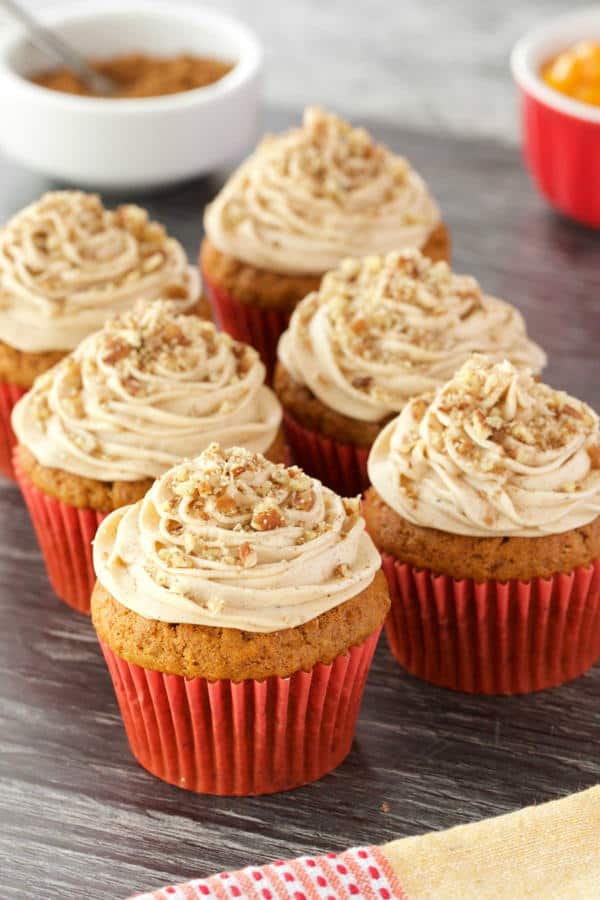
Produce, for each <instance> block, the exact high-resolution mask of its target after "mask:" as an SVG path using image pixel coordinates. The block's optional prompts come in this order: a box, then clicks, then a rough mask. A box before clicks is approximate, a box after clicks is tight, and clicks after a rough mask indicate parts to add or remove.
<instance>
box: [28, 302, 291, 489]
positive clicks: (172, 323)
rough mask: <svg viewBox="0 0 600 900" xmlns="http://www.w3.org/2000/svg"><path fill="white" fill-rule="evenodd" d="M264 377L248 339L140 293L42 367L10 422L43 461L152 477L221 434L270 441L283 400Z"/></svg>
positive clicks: (94, 474) (126, 477) (260, 445)
mask: <svg viewBox="0 0 600 900" xmlns="http://www.w3.org/2000/svg"><path fill="white" fill-rule="evenodd" d="M264 379H265V367H264V365H263V363H262V362H261V361H260V358H259V356H258V353H257V352H256V350H254V349H253V348H252V347H249V346H247V345H246V344H241V343H239V342H237V341H234V340H233V339H232V338H231V337H229V335H227V334H225V333H223V332H218V331H217V330H216V329H215V326H214V325H213V324H212V323H211V322H206V321H204V320H202V319H200V318H198V317H197V316H188V315H184V314H181V313H178V312H177V310H176V307H175V305H174V304H173V303H172V302H170V301H152V302H139V303H138V304H137V305H136V306H135V308H134V310H133V311H130V312H127V313H123V314H122V315H120V316H116V317H114V318H112V319H110V320H108V321H107V323H106V324H105V326H104V328H103V329H102V330H101V331H99V332H96V333H95V334H92V335H90V336H89V337H88V338H86V340H85V341H83V342H82V343H81V344H80V345H79V347H78V348H77V349H76V350H75V351H74V352H73V353H72V354H71V355H70V356H67V357H66V358H65V359H64V360H62V361H61V362H59V363H58V364H57V365H56V366H55V367H54V368H53V369H50V370H49V371H48V372H46V373H44V374H43V375H42V376H40V377H39V378H38V379H37V380H36V382H35V384H34V387H33V389H32V390H31V391H30V392H29V393H28V394H26V395H25V396H24V397H23V398H22V399H21V400H20V401H19V403H18V404H17V406H16V407H15V410H14V411H13V427H14V429H15V432H16V434H17V437H18V439H19V442H20V443H21V444H23V445H24V446H26V447H27V448H28V449H29V450H30V451H31V452H32V453H33V455H34V456H35V458H36V459H37V460H38V462H40V463H41V464H42V465H44V466H49V467H52V468H59V469H63V470H66V471H68V472H72V473H73V474H76V475H81V476H83V477H86V478H95V479H97V480H100V481H114V480H121V481H134V480H140V479H143V478H150V477H158V476H159V475H161V474H162V473H163V472H165V471H166V470H167V469H168V468H169V467H170V466H173V465H175V464H176V463H178V462H180V461H181V460H182V459H184V458H186V457H188V456H195V455H197V454H198V453H200V452H201V451H202V450H204V448H205V447H207V446H208V445H209V444H210V443H212V442H213V441H217V440H218V441H221V442H222V443H223V444H224V445H225V446H231V445H232V444H241V445H243V446H245V447H248V448H249V449H251V450H258V451H261V452H262V451H266V450H268V448H269V447H270V446H271V444H272V443H273V441H274V440H275V437H276V435H277V431H278V429H279V426H280V422H281V407H280V405H279V402H278V400H277V398H276V397H275V395H274V394H273V392H272V391H271V390H270V389H269V388H268V387H266V386H265V384H264Z"/></svg>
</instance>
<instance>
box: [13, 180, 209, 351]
mask: <svg viewBox="0 0 600 900" xmlns="http://www.w3.org/2000/svg"><path fill="white" fill-rule="evenodd" d="M199 294H200V282H199V277H198V272H197V270H196V269H194V268H191V267H190V266H189V265H188V262H187V258H186V255H185V251H184V249H183V247H182V246H181V244H179V242H178V241H176V240H175V239H174V238H171V237H169V236H168V235H167V233H166V231H165V229H164V228H163V226H162V225H159V224H158V223H157V222H151V221H150V219H149V218H148V213H147V212H146V211H145V210H143V209H141V208H140V207H139V206H130V205H129V206H121V207H120V208H119V209H116V210H107V209H105V208H104V207H103V205H102V201H101V200H100V198H99V197H98V196H97V195H96V194H85V193H83V192H82V191H54V192H52V193H49V194H44V196H43V197H42V198H41V199H40V200H39V201H38V202H37V203H32V204H31V206H28V207H26V208H25V209H24V210H22V211H21V212H19V213H18V214H17V215H16V216H15V217H14V218H13V219H11V221H10V222H8V224H7V225H5V226H4V228H2V229H1V230H0V340H1V341H4V342H5V343H6V344H8V345H9V346H11V347H14V348H15V349H17V350H21V351H24V352H27V353H41V352H46V351H51V350H65V351H66V350H72V349H73V348H74V347H76V346H77V344H78V343H79V342H80V341H81V340H83V338H84V337H86V336H87V335H88V334H90V333H91V332H92V331H96V330H97V329H98V328H101V327H102V325H103V323H104V320H105V319H106V317H107V316H109V315H111V314H114V313H118V312H122V311H124V310H126V309H128V308H130V307H131V306H132V305H133V303H134V302H135V301H136V300H138V299H144V300H155V299H156V298H158V297H163V298H169V297H171V298H172V299H175V300H176V301H177V302H178V304H179V306H180V308H181V309H182V310H183V309H189V308H191V307H192V306H193V305H194V304H195V303H196V302H197V301H198V297H199Z"/></svg>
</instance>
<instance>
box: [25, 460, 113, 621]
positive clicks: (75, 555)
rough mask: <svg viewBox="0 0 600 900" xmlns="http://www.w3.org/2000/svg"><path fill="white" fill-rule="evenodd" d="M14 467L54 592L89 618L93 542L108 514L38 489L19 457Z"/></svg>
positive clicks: (92, 576) (92, 583) (92, 578)
mask: <svg viewBox="0 0 600 900" xmlns="http://www.w3.org/2000/svg"><path fill="white" fill-rule="evenodd" d="M14 467H15V473H16V478H17V481H18V483H19V487H20V488H21V492H22V494H23V498H24V500H25V503H26V505H27V509H28V510H29V515H30V516H31V521H32V523H33V527H34V529H35V533H36V536H37V539H38V543H39V545H40V550H41V551H42V556H43V557H44V562H45V564H46V571H47V573H48V578H49V579H50V584H51V585H52V587H53V588H54V592H55V593H56V595H57V596H58V597H59V598H60V599H61V600H62V601H63V602H64V603H66V604H67V605H68V606H70V607H72V608H73V609H76V610H77V612H80V613H85V614H86V615H88V616H89V614H90V598H91V595H92V590H93V587H94V584H95V581H96V576H95V574H94V565H93V562H92V541H93V539H94V537H95V535H96V531H97V530H98V526H99V525H100V522H102V520H103V519H105V518H106V516H107V515H108V513H106V512H104V513H103V512H98V511H97V510H95V509H78V508H77V507H76V506H71V505H70V504H69V503H63V502H62V500H58V499H57V498H56V497H51V496H50V495H49V494H45V493H44V492H43V491H41V490H40V489H39V488H38V487H36V486H35V484H33V482H32V481H31V480H30V479H29V478H27V476H26V475H25V473H24V472H23V470H22V469H21V467H20V466H19V463H18V460H17V459H16V458H15V460H14Z"/></svg>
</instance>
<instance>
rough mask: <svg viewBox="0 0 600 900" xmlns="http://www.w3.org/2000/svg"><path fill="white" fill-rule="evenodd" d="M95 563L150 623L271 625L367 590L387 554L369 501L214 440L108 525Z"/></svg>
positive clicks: (302, 618) (286, 623)
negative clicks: (376, 542)
mask: <svg viewBox="0 0 600 900" xmlns="http://www.w3.org/2000/svg"><path fill="white" fill-rule="evenodd" d="M94 565H95V569H96V574H97V576H98V579H99V581H100V583H101V584H102V585H103V587H104V588H106V590H107V591H108V592H109V593H110V594H112V596H113V597H115V599H116V600H118V601H119V602H120V603H122V604H123V605H124V606H126V607H128V608H129V609H131V610H133V611H134V612H136V613H139V614H140V615H142V616H145V617H146V618H148V619H158V620H160V621H162V622H178V623H183V622H186V623H191V624H194V625H212V626H215V627H222V628H240V629H242V630H244V631H259V632H271V631H277V630H279V629H283V628H293V627H296V626H298V625H302V624H303V623H304V622H308V621H310V620H311V619H314V618H316V617H317V616H319V615H321V614H322V613H324V612H327V611H328V610H330V609H333V608H334V607H335V606H338V605H339V604H341V603H344V602H345V601H346V600H348V599H350V598H351V597H353V596H355V595H356V594H358V593H360V591H362V590H364V589H365V588H366V587H368V585H369V584H370V583H371V582H372V580H373V578H374V577H375V573H376V572H377V570H378V569H379V566H380V559H379V554H378V553H377V551H376V549H375V547H374V546H373V543H372V541H371V539H370V538H369V537H368V535H367V534H366V532H365V527H364V520H363V519H362V518H361V516H360V514H359V505H358V500H356V499H354V500H343V499H342V498H340V497H338V496H337V495H336V494H334V493H333V491H331V490H329V489H328V488H326V487H324V486H323V485H322V484H321V483H320V482H319V481H317V480H316V479H314V478H310V477H309V476H308V475H305V474H304V473H303V472H302V471H301V470H300V469H297V468H295V467H294V468H290V469H286V468H285V466H282V465H275V464H273V463H271V462H268V460H266V459H265V458H264V457H263V456H261V455H260V454H256V453H254V454H253V453H249V452H248V451H247V450H242V449H240V448H238V447H234V448H232V449H230V450H227V451H225V450H222V449H221V447H219V446H218V445H217V444H212V445H211V446H210V447H208V448H207V450H205V451H204V452H203V453H202V454H201V455H200V456H199V457H198V458H197V459H194V460H192V461H191V462H185V463H182V464H181V465H179V466H177V467H176V468H174V469H171V470H170V471H169V472H167V473H166V474H165V475H163V477H162V478H160V479H159V480H158V481H156V482H155V484H154V485H153V487H152V488H151V489H150V491H149V492H148V494H147V495H146V497H145V498H144V499H143V500H141V501H140V502H139V503H136V504H134V505H133V506H128V507H124V508H122V509H119V510H117V511H116V512H114V513H112V514H111V515H110V516H109V517H108V518H107V519H106V520H105V521H104V522H103V524H102V525H101V526H100V529H99V531H98V534H97V536H96V540H95V543H94Z"/></svg>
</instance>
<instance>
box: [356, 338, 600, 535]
mask: <svg viewBox="0 0 600 900" xmlns="http://www.w3.org/2000/svg"><path fill="white" fill-rule="evenodd" d="M369 477H370V479H371V481H372V483H373V485H374V487H375V488H376V490H377V491H378V492H379V494H380V495H381V497H383V499H384V500H385V502H386V503H387V504H388V505H389V506H391V507H392V509H394V510H395V511H396V512H397V513H399V515H401V516H402V517H403V518H405V519H408V520H409V521H410V522H413V523H414V524H416V525H422V526H426V527H430V528H437V529H440V530H441V531H445V532H450V533H452V534H463V535H473V536H480V537H495V536H502V537H511V536H519V537H540V536H542V535H547V534H560V533H562V532H564V531H569V530H571V529H573V528H579V527H581V526H583V525H587V524H588V523H589V522H591V521H593V520H594V519H595V518H596V517H597V516H598V515H600V431H599V428H598V417H597V416H596V414H595V413H594V412H593V410H591V409H590V407H589V406H587V405H586V404H585V403H582V402H581V401H580V400H576V399H575V398H573V397H569V395H568V394H565V393H564V392H563V391H556V390H554V389H553V388H551V387H549V386H548V385H546V384H541V383H540V382H537V381H535V380H534V379H533V378H532V377H531V375H530V374H529V373H527V372H522V371H521V372H519V371H517V369H515V367H514V366H513V365H511V363H509V362H507V361H504V362H501V363H493V362H492V361H491V360H490V359H488V358H486V357H484V356H474V357H473V358H472V359H470V360H469V361H468V362H466V363H465V364H464V366H462V368H461V369H459V371H458V372H457V373H456V375H455V376H454V378H452V379H451V380H450V381H449V382H448V383H447V384H445V385H444V386H443V387H441V388H440V389H439V390H438V391H437V392H436V393H434V394H430V395H426V396H423V397H419V398H416V399H414V400H412V401H411V402H410V403H409V404H407V406H405V408H404V410H403V411H402V413H401V414H400V415H399V416H398V418H396V419H394V420H393V421H392V422H390V423H389V425H388V426H387V427H386V428H385V429H384V430H383V431H382V433H381V434H380V435H379V437H378V438H377V440H376V442H375V444H374V446H373V449H372V451H371V455H370V457H369Z"/></svg>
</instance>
